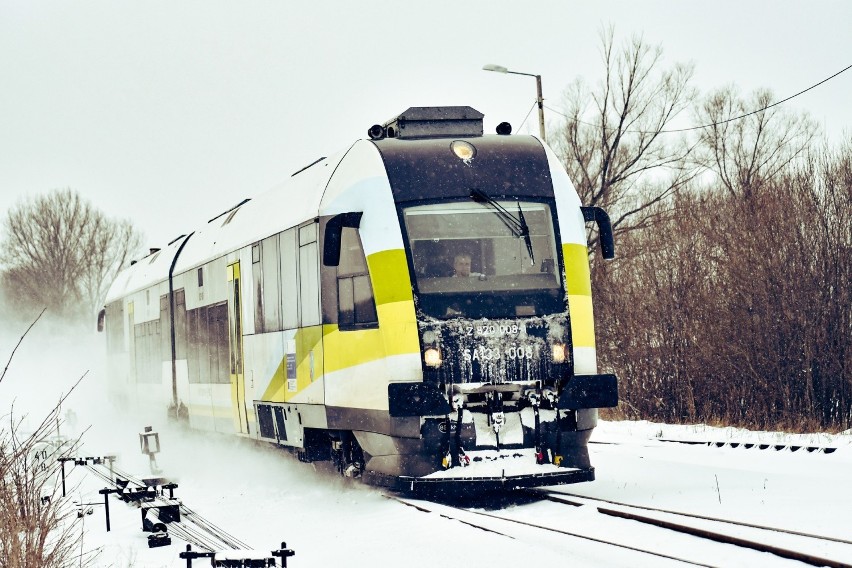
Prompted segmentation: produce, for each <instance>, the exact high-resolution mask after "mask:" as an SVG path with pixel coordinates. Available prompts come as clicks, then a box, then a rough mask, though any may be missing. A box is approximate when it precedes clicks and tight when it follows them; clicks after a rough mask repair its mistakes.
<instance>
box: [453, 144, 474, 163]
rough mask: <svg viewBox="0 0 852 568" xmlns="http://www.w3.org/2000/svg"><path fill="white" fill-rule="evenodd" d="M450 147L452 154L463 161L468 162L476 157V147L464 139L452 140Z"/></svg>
mask: <svg viewBox="0 0 852 568" xmlns="http://www.w3.org/2000/svg"><path fill="white" fill-rule="evenodd" d="M450 149H452V151H453V154H455V155H456V156H458V158H459V159H460V160H462V161H464V162H469V161H471V160H472V159H473V158H474V157H476V147H474V145H473V144H471V143H470V142H466V141H465V140H453V143H452V144H450Z"/></svg>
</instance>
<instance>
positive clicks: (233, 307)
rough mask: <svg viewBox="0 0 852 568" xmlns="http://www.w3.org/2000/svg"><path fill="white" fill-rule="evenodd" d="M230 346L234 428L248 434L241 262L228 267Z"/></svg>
mask: <svg viewBox="0 0 852 568" xmlns="http://www.w3.org/2000/svg"><path fill="white" fill-rule="evenodd" d="M228 345H229V356H230V357H229V359H230V366H231V405H232V408H233V417H234V427H235V428H236V430H237V432H241V433H243V434H248V433H249V430H248V415H247V413H246V390H245V374H244V371H243V325H242V295H241V294H240V263H239V261H237V262H235V263H233V264H229V265H228Z"/></svg>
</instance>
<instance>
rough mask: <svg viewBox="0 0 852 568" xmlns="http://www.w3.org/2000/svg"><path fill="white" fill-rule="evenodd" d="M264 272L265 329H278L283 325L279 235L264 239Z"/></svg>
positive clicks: (262, 260)
mask: <svg viewBox="0 0 852 568" xmlns="http://www.w3.org/2000/svg"><path fill="white" fill-rule="evenodd" d="M260 257H261V265H262V269H261V270H262V272H263V330H264V331H278V330H280V329H283V328H282V327H281V284H280V281H281V273H280V267H279V258H280V253H279V250H278V235H273V236H271V237H269V238H267V239H263V241H262V243H261V247H260Z"/></svg>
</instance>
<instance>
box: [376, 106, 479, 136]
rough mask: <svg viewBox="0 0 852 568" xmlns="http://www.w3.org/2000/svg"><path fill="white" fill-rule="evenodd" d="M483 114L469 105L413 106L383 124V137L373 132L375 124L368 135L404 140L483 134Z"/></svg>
mask: <svg viewBox="0 0 852 568" xmlns="http://www.w3.org/2000/svg"><path fill="white" fill-rule="evenodd" d="M483 116H484V115H483V114H482V113H481V112H479V111H478V110H476V109H474V108H471V107H469V106H447V107H411V108H409V109H408V110H406V111H405V112H403V113H401V114H400V115H399V116H397V117H396V118H393V119H391V120H389V121H388V122H386V123H385V124H384V127H382V128H381V130H382V132H381V134H382V135H383V136H381V135H380V136H374V135H373V133H374V129H375V128H376V127H375V126H374V127H373V128H371V129H370V130H369V134H370V137H371V138H373V139H374V140H375V139H378V138H383V137H384V136H387V137H388V138H403V139H410V138H447V137H463V136H482V117H483ZM376 133H377V134H378V132H376Z"/></svg>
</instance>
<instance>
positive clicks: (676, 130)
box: [524, 65, 852, 134]
mask: <svg viewBox="0 0 852 568" xmlns="http://www.w3.org/2000/svg"><path fill="white" fill-rule="evenodd" d="M849 69H852V65H849V66H848V67H846V68H844V69H841V70H840V71H838V72H837V73H835V74H834V75H832V76H831V77H826V78H825V79H823V80H822V81H820V82H819V83H816V84H813V85H811V86H810V87H808V88H807V89H804V90H802V91H799V92H798V93H796V94H795V95H790V96H789V97H787V98H786V99H782V100H780V101H777V102H774V103H772V104H770V105H766V106H765V107H763V108H759V109H757V110H753V111H751V112H748V113H746V114H742V115H740V116H735V117H733V118H728V119H725V120H720V121H719V122H713V123H711V124H705V125H703V126H692V127H689V128H676V129H672V130H660V131H659V132H658V134H667V133H673V132H688V131H690V130H701V129H703V128H710V127H712V126H719V125H720V124H726V123H728V122H733V121H735V120H740V119H743V118H746V117H748V116H751V115H753V114H757V113H759V112H763V111H765V110H767V109H770V108H772V107H774V106H778V105H780V104H783V103H786V102H787V101H789V100H791V99H794V98H796V97H798V96H799V95H803V94H805V93H807V92H808V91H810V90H811V89H815V88H817V87H819V86H820V85H822V84H823V83H826V82H828V81H830V80H832V79H834V78H835V77H837V76H838V75H840V74H841V73H844V72H846V71H848V70H849ZM545 108H546V109H548V110H549V111H551V112H555V113H556V114H558V115H560V116H563V117H565V118H567V119H568V120H571V121H574V122H579V123H580V124H585V125H587V126H598V125H597V124H591V123H589V122H583V121H582V120H575V119H573V118H571V117H570V116H568V115H567V114H565V113H564V112H561V111H559V110H556V109H554V108H551V107H549V106H546V105H545ZM527 116H529V114H527ZM524 121H525V122H526V119H524ZM625 132H635V133H637V134H655V132H646V131H644V130H625Z"/></svg>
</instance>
